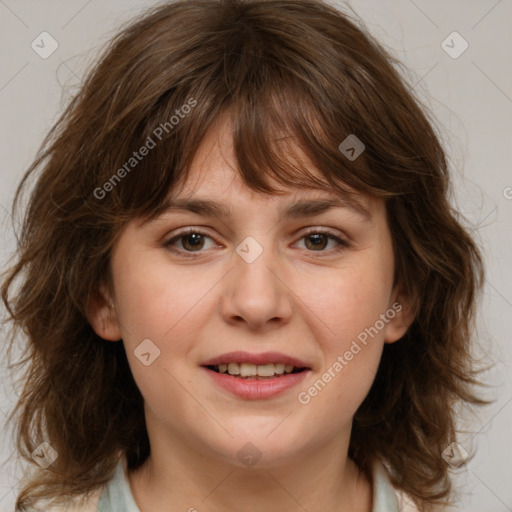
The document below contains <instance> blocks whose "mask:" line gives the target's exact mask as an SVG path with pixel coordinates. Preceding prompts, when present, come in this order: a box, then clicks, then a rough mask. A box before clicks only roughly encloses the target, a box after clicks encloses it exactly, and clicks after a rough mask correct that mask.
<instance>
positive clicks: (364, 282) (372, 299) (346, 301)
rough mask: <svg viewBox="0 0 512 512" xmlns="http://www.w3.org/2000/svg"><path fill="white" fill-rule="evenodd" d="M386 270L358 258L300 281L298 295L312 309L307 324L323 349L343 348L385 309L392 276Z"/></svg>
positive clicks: (377, 318) (336, 349)
mask: <svg viewBox="0 0 512 512" xmlns="http://www.w3.org/2000/svg"><path fill="white" fill-rule="evenodd" d="M386 270H387V269H385V268H382V266H381V265H380V264H379V263H378V262H374V261H372V260H371V259H370V258H364V259H363V258H361V259H360V260H359V261H357V262H355V263H354V264H348V265H346V266H344V267H343V268H337V269H332V271H331V272H329V274H328V275H327V273H326V274H325V275H321V274H318V275H316V276H315V278H308V279H304V280H303V281H302V284H301V285H300V286H302V287H303V288H302V292H301V297H303V299H302V300H303V302H304V304H305V305H306V306H307V308H306V310H309V311H310V312H311V313H310V314H309V315H308V318H310V322H311V324H310V327H311V329H312V330H314V332H315V333H316V335H317V337H318V341H321V340H324V342H325V343H326V345H327V347H326V348H328V347H331V349H332V350H334V351H340V350H343V349H344V347H346V345H347V343H348V344H349V345H350V341H351V340H352V339H355V338H357V336H358V335H359V334H360V333H361V332H365V329H367V328H370V327H372V326H374V324H375V323H376V321H378V320H379V318H380V315H381V314H384V313H385V312H386V308H387V306H388V301H389V295H390V292H391V278H392V276H391V273H390V272H386ZM379 325H380V324H379ZM382 336H384V333H382ZM329 351H330V350H329Z"/></svg>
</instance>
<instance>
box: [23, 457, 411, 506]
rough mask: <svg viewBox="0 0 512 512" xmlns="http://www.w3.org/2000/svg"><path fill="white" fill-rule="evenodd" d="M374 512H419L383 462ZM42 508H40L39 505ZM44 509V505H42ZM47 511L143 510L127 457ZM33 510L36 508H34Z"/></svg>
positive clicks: (377, 472)
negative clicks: (79, 494)
mask: <svg viewBox="0 0 512 512" xmlns="http://www.w3.org/2000/svg"><path fill="white" fill-rule="evenodd" d="M372 471H373V473H372V476H373V505H372V512H419V510H418V509H417V508H416V507H415V506H414V505H413V504H412V501H411V500H409V499H408V498H407V497H406V496H405V495H404V494H403V493H402V492H400V491H399V490H397V489H394V487H393V486H392V484H391V482H390V480H389V477H388V474H387V472H386V470H385V468H384V466H383V465H382V463H380V462H378V461H376V462H374V465H373V470H372ZM37 510H39V509H37ZM41 510H42V509H41ZM44 511H45V512H140V509H139V508H138V506H137V504H136V503H135V499H134V498H133V494H132V492H131V489H130V482H129V480H128V476H127V473H126V460H125V458H124V457H122V458H121V459H120V460H119V463H118V464H117V466H116V469H115V471H114V474H113V477H112V479H111V480H110V481H109V482H108V483H107V484H106V485H105V486H104V487H102V488H101V489H100V490H99V491H97V492H96V493H94V494H93V495H92V497H91V498H90V499H89V500H88V501H87V502H86V503H85V504H84V505H82V506H78V505H76V504H74V505H73V504H70V505H66V506H65V507H62V506H53V507H45V508H44ZM31 512H36V510H33V511H31Z"/></svg>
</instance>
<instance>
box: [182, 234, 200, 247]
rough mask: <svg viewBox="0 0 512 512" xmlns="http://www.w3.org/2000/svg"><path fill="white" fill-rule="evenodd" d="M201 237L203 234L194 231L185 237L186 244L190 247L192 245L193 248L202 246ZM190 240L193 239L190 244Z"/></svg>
mask: <svg viewBox="0 0 512 512" xmlns="http://www.w3.org/2000/svg"><path fill="white" fill-rule="evenodd" d="M201 237H202V235H200V234H199V233H192V234H190V235H187V236H186V237H185V243H184V245H185V246H187V245H189V247H192V248H197V247H201V246H202V244H201V242H202V240H201ZM190 240H192V243H191V244H189V242H190Z"/></svg>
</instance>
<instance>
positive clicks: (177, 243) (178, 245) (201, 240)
mask: <svg viewBox="0 0 512 512" xmlns="http://www.w3.org/2000/svg"><path fill="white" fill-rule="evenodd" d="M206 239H210V240H211V239H212V238H211V237H210V236H208V235H207V234H205V233H201V232H200V231H197V230H194V229H189V230H188V231H185V232H181V233H179V234H177V235H176V236H174V237H172V238H171V239H170V240H168V241H167V242H165V243H164V246H165V247H167V248H168V249H169V250H171V251H172V252H176V253H179V254H182V255H184V256H190V255H191V254H187V253H194V252H197V253H199V252H203V251H202V249H203V248H204V247H205V240H206ZM212 246H214V244H212Z"/></svg>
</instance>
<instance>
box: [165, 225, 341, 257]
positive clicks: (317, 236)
mask: <svg viewBox="0 0 512 512" xmlns="http://www.w3.org/2000/svg"><path fill="white" fill-rule="evenodd" d="M205 238H208V239H210V240H212V238H211V237H210V236H208V235H207V234H206V233H203V232H201V231H198V230H197V229H194V228H188V229H187V230H186V231H182V232H181V233H178V234H177V235H175V236H173V237H172V238H171V239H169V240H168V241H166V242H165V243H164V246H165V247H166V248H168V249H169V250H171V251H172V252H175V253H178V254H180V255H183V256H186V257H193V254H192V253H195V252H196V253H199V252H202V251H201V249H204V248H205V243H204V240H205ZM303 239H304V240H305V241H306V243H305V246H306V249H308V250H309V251H310V252H331V251H332V252H337V251H341V250H343V249H345V248H347V247H348V246H349V244H348V243H347V242H345V241H344V240H342V239H341V238H339V237H338V236H336V235H334V234H333V233H331V232H330V231H327V230H324V229H322V228H314V229H311V230H309V231H308V232H307V233H305V234H304V235H303V236H302V237H301V238H300V240H303ZM329 241H334V242H336V244H337V245H336V246H335V247H334V248H332V249H331V250H330V251H325V250H324V249H325V248H326V246H327V245H328V244H329ZM177 244H179V245H180V246H181V247H180V248H178V249H176V248H175V246H176V245H177ZM213 247H216V246H215V245H213ZM217 247H218V246H217ZM206 248H208V247H206ZM210 248H211V247H210Z"/></svg>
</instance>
